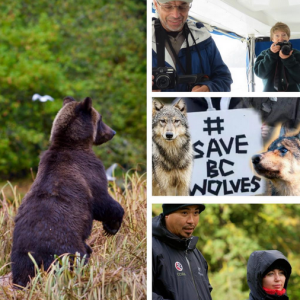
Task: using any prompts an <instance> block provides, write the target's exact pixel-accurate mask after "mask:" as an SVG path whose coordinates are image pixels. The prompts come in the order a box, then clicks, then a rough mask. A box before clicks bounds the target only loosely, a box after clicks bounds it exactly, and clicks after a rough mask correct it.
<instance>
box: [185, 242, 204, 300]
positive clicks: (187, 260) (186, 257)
mask: <svg viewBox="0 0 300 300" xmlns="http://www.w3.org/2000/svg"><path fill="white" fill-rule="evenodd" d="M190 242H191V240H189V243H188V246H187V249H186V250H185V259H186V262H187V264H188V266H189V269H190V273H191V276H192V280H193V284H194V287H195V290H196V292H197V295H198V299H199V300H201V298H200V295H199V293H198V290H197V287H196V283H195V279H194V275H193V272H192V268H191V265H190V262H189V259H188V256H187V251H188V249H189V245H190Z"/></svg>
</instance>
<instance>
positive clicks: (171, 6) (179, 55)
mask: <svg viewBox="0 0 300 300" xmlns="http://www.w3.org/2000/svg"><path fill="white" fill-rule="evenodd" d="M192 1H193V0H186V1H170V0H159V1H158V0H153V3H154V6H155V8H156V11H157V14H158V19H155V20H153V27H152V28H153V37H152V68H153V72H152V73H153V76H152V86H153V90H154V91H161V90H163V91H167V92H174V91H182V92H186V91H192V92H229V91H230V85H231V83H232V78H231V74H230V71H229V69H228V67H227V66H226V65H225V64H224V62H223V60H222V58H221V55H220V53H219V50H218V49H217V47H216V44H215V42H214V41H213V39H212V37H211V36H210V33H209V32H208V31H207V29H206V28H205V27H204V25H203V24H202V23H194V22H192V21H189V20H188V21H187V18H188V13H189V10H190V8H191V6H192ZM158 67H159V70H161V68H162V67H168V70H170V68H171V69H174V70H176V75H173V74H172V75H168V72H167V74H166V76H170V77H171V79H170V81H171V83H169V85H168V84H167V87H164V88H161V89H159V88H158V86H163V83H164V82H158V81H157V79H158V78H159V79H160V78H163V76H162V77H161V76H160V75H161V73H160V71H157V68H158ZM163 75H164V74H163ZM191 75H192V76H191ZM173 77H175V84H172V83H174V82H173ZM160 83H162V84H160ZM167 83H168V81H167Z"/></svg>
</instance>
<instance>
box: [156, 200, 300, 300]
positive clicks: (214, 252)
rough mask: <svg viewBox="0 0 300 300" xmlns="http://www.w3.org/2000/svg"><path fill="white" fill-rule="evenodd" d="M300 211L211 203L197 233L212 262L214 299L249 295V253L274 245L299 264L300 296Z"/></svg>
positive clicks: (298, 288) (294, 283)
mask: <svg viewBox="0 0 300 300" xmlns="http://www.w3.org/2000/svg"><path fill="white" fill-rule="evenodd" d="M161 211H162V209H161V205H159V204H155V205H153V215H157V214H159V213H160V212H161ZM299 214H300V205H297V204H239V205H233V204H219V205H215V204H206V209H205V211H204V212H203V213H201V214H200V221H199V226H198V227H197V228H196V229H195V231H194V233H193V235H195V236H198V237H199V241H198V244H197V247H198V249H199V250H200V251H201V252H202V254H203V255H204V257H205V259H206V260H207V262H208V266H209V279H210V282H211V285H212V286H213V292H212V297H213V299H214V300H223V299H248V295H249V287H248V285H247V262H248V259H249V256H250V254H251V253H252V252H253V251H256V250H270V249H276V250H279V251H281V252H282V253H283V254H284V255H285V256H286V257H287V258H288V260H289V262H290V264H291V265H292V268H293V270H292V275H291V278H290V281H289V285H288V296H289V297H290V299H299V298H300V280H299V275H300V274H299V273H300V271H299V270H300V255H299V247H300V238H299V230H300V219H299Z"/></svg>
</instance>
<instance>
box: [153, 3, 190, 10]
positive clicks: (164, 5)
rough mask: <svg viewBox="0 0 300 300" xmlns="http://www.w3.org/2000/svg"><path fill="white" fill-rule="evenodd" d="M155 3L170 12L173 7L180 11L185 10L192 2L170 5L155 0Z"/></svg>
mask: <svg viewBox="0 0 300 300" xmlns="http://www.w3.org/2000/svg"><path fill="white" fill-rule="evenodd" d="M156 2H157V4H158V5H159V6H160V7H161V8H162V9H163V10H164V11H165V12H171V11H173V10H174V9H175V7H176V8H177V9H178V10H179V11H180V12H187V11H188V10H189V9H190V8H191V7H192V3H190V4H187V3H185V4H181V5H178V6H176V5H171V4H160V3H159V2H158V1H156Z"/></svg>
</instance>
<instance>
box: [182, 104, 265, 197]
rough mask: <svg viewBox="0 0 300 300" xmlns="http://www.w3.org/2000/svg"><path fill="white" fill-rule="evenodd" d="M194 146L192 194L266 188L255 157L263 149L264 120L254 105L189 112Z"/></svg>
mask: <svg viewBox="0 0 300 300" xmlns="http://www.w3.org/2000/svg"><path fill="white" fill-rule="evenodd" d="M188 122H189V127H190V133H191V136H192V144H193V149H194V167H193V175H192V182H191V187H190V190H191V195H192V196H221V195H228V196H234V195H256V194H261V193H263V192H264V183H263V180H262V178H260V177H259V176H257V174H255V171H254V170H253V168H252V163H251V157H252V156H253V155H255V154H258V153H260V152H261V151H262V147H263V143H262V137H261V120H260V118H259V115H258V113H257V112H255V111H254V110H253V109H234V110H220V111H206V112H195V113H188Z"/></svg>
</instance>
